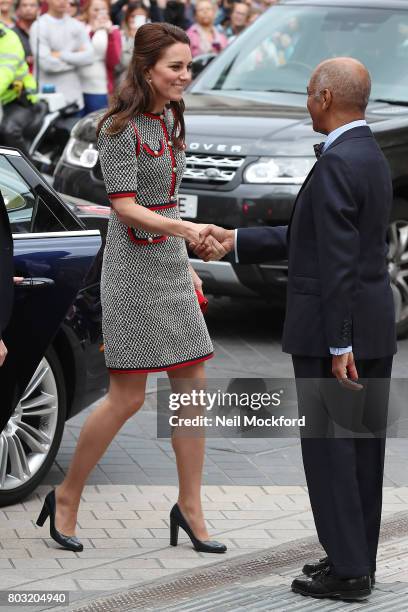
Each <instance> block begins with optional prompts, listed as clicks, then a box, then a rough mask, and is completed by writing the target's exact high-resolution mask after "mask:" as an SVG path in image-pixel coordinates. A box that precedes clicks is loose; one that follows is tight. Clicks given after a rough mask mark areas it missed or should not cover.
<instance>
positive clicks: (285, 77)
mask: <svg viewBox="0 0 408 612" xmlns="http://www.w3.org/2000/svg"><path fill="white" fill-rule="evenodd" d="M340 56H349V57H355V58H356V59H358V60H360V61H361V62H363V63H364V64H365V65H366V66H367V68H368V70H369V71H370V74H371V78H372V91H371V98H372V99H377V98H382V99H387V100H400V101H404V102H408V70H407V63H408V11H404V10H401V11H396V10H388V9H372V8H350V7H333V6H331V7H327V6H310V5H308V6H283V5H281V6H275V7H273V8H271V9H270V10H269V11H268V12H267V13H266V14H265V15H264V16H263V17H261V18H260V19H259V20H258V21H256V22H255V23H254V25H253V26H251V27H250V28H248V30H246V31H245V32H244V33H243V34H241V35H240V36H239V37H238V38H237V39H236V41H235V42H233V43H232V45H231V46H230V47H228V48H227V49H226V50H225V51H224V52H223V53H222V55H221V56H220V57H219V58H218V59H216V60H215V61H214V62H213V63H212V64H211V65H210V67H209V69H208V71H206V72H205V74H204V75H203V76H202V77H199V78H198V79H197V81H196V82H195V83H194V84H193V86H192V88H191V92H192V93H197V92H204V91H209V90H210V91H211V90H214V91H220V90H221V91H260V92H265V91H284V92H295V93H302V94H303V93H305V92H306V86H307V84H308V81H309V77H310V74H311V72H312V70H313V69H314V68H315V67H316V66H317V64H318V63H319V62H321V61H322V60H324V59H328V58H331V57H340Z"/></svg>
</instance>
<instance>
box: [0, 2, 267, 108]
mask: <svg viewBox="0 0 408 612" xmlns="http://www.w3.org/2000/svg"><path fill="white" fill-rule="evenodd" d="M277 1H278V0H235V1H234V0H218V1H217V0H116V1H112V0H48V1H40V0H0V23H2V25H3V26H4V27H7V28H10V29H11V30H13V31H14V32H15V33H16V34H17V36H18V37H19V39H20V41H21V43H22V46H23V49H24V54H25V59H26V62H27V65H28V69H29V71H30V73H32V74H33V76H34V77H35V78H36V80H37V83H38V89H39V91H41V89H42V88H43V87H44V86H45V85H46V86H48V87H49V86H50V85H51V86H53V87H55V90H56V91H58V92H61V93H62V94H63V95H64V97H65V99H66V102H67V103H71V102H76V103H77V104H78V106H79V108H80V109H81V111H80V112H81V114H82V115H85V114H87V113H89V112H91V111H94V110H98V109H101V108H104V107H106V106H107V104H108V100H109V96H110V94H111V93H112V92H113V91H114V89H115V87H116V86H117V85H118V83H119V82H120V80H121V79H122V78H123V76H124V73H125V71H126V69H127V67H128V65H129V63H130V59H131V55H132V49H133V40H134V37H135V34H136V31H137V29H138V28H139V27H140V26H141V25H143V24H144V23H147V22H160V21H165V22H167V23H171V24H173V25H177V26H179V27H181V28H182V29H183V30H185V31H186V32H187V34H188V36H189V38H190V41H191V50H192V55H193V57H195V56H197V55H201V54H205V53H212V54H214V53H215V54H218V53H219V52H220V51H222V50H223V49H224V48H225V47H226V46H227V45H228V44H229V42H231V41H232V40H233V39H234V38H236V37H237V36H238V35H239V34H240V33H241V32H242V31H243V30H245V28H246V27H247V26H248V25H249V24H250V23H252V22H253V21H254V20H255V19H256V18H257V17H258V16H259V15H260V14H261V13H262V12H264V10H266V9H267V8H268V7H269V6H270V5H271V4H275V3H276V2H277ZM0 60H1V58H0Z"/></svg>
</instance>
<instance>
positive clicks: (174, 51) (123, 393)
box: [39, 23, 226, 553]
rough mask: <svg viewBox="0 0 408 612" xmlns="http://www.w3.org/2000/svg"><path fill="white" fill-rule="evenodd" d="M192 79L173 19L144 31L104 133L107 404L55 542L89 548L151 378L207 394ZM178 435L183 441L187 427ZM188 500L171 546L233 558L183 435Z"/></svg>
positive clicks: (62, 492) (79, 462)
mask: <svg viewBox="0 0 408 612" xmlns="http://www.w3.org/2000/svg"><path fill="white" fill-rule="evenodd" d="M190 80H191V52H190V47H189V39H188V36H187V35H186V34H185V32H184V31H183V30H181V29H179V28H177V27H175V26H172V25H169V24H166V23H155V24H146V25H143V26H141V27H140V28H139V29H138V31H137V34H136V37H135V46H134V51H133V56H132V61H131V63H130V66H129V68H128V72H127V76H126V79H125V81H124V83H123V85H122V86H121V88H120V90H119V92H118V94H117V96H116V99H115V100H114V101H113V104H112V107H111V108H110V109H109V110H108V112H107V113H106V114H105V116H104V117H103V118H102V120H101V122H100V124H99V126H98V133H99V135H98V150H99V155H100V163H101V167H102V172H103V176H104V180H105V185H106V190H107V192H108V195H109V198H110V201H111V205H112V213H111V216H110V219H109V227H108V234H107V239H106V247H105V252H104V259H103V268H102V279H101V299H102V311H103V334H104V343H105V358H106V365H107V367H108V369H109V373H110V385H109V392H108V395H107V397H106V398H105V400H104V401H103V402H102V404H101V405H100V406H98V407H97V408H96V410H95V411H94V412H93V413H92V414H91V415H90V416H89V417H88V419H87V421H86V423H85V425H84V427H83V429H82V431H81V434H80V437H79V440H78V445H77V447H76V450H75V454H74V457H73V460H72V462H71V465H70V467H69V470H68V473H67V475H66V477H65V479H64V481H63V482H62V483H61V484H60V485H59V486H58V487H57V488H56V489H54V490H53V491H51V492H50V493H49V494H48V495H47V497H46V499H45V503H44V507H43V511H42V515H40V517H39V524H40V525H41V524H43V522H44V520H45V519H44V517H45V518H46V517H47V515H49V516H50V524H51V530H50V531H51V536H52V537H53V538H54V539H55V540H56V541H57V542H59V543H60V544H61V545H62V546H64V547H65V548H69V549H71V550H75V551H80V550H82V548H83V546H82V544H81V543H80V542H79V540H78V539H77V538H76V537H75V525H76V517H77V511H78V506H79V501H80V496H81V492H82V490H83V487H84V485H85V482H86V479H87V476H88V475H89V473H90V472H91V470H92V468H93V467H94V466H95V464H96V463H97V461H98V460H99V459H100V457H101V456H102V454H103V453H104V451H105V450H106V448H107V446H108V445H109V444H110V442H111V441H112V439H113V438H114V436H115V434H116V433H117V432H118V431H119V429H120V428H121V427H122V425H123V424H124V423H125V422H126V420H127V419H128V418H129V417H130V416H132V415H134V414H135V413H136V412H137V410H139V408H140V407H141V406H142V404H143V402H144V395H145V387H146V380H147V376H148V373H149V372H157V371H167V372H168V376H169V378H170V381H171V384H172V387H173V390H175V389H177V390H180V389H181V390H183V391H184V392H186V391H187V392H188V391H191V390H193V389H197V387H202V384H203V381H204V379H205V373H204V362H205V360H207V359H209V358H210V357H212V354H213V347H212V343H211V340H210V337H209V334H208V331H207V327H206V324H205V321H204V318H203V315H202V313H201V310H200V308H199V304H198V301H197V297H196V294H195V289H201V281H200V279H199V278H198V276H197V275H196V274H195V273H194V271H193V269H192V268H191V267H190V265H189V261H188V254H187V249H186V243H185V241H186V240H187V241H189V242H194V243H197V242H198V239H199V231H200V230H201V229H202V227H204V226H200V225H197V224H195V223H191V222H188V221H184V220H182V219H181V218H180V214H179V209H178V203H177V193H178V189H179V185H180V182H181V178H182V175H183V171H184V166H185V156H184V135H185V131H184V119H183V110H184V103H183V99H182V96H183V92H184V89H185V87H186V86H187V85H188V83H189V82H190ZM176 429H178V430H179V431H178V433H180V428H176ZM172 443H173V448H174V450H175V453H176V461H177V469H178V476H179V496H178V502H177V503H176V504H175V505H174V506H173V508H172V510H171V513H170V527H171V540H170V541H171V544H173V545H176V544H177V535H178V528H179V527H180V526H181V527H182V528H183V529H184V530H185V531H186V532H187V534H188V535H189V536H190V538H191V541H192V543H193V545H194V547H195V549H196V550H200V551H203V552H217V553H218V552H224V551H225V550H226V546H225V545H223V544H221V543H219V542H215V541H212V540H209V539H208V532H207V529H206V526H205V521H204V516H203V512H202V507H201V498H200V489H201V475H202V467H203V460H204V437H203V436H201V437H188V436H186V435H173V438H172Z"/></svg>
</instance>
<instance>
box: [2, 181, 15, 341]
mask: <svg viewBox="0 0 408 612" xmlns="http://www.w3.org/2000/svg"><path fill="white" fill-rule="evenodd" d="M13 292H14V285H13V239H12V236H11V230H10V223H9V219H8V214H7V210H6V206H5V204H4V200H3V196H2V195H1V192H0V340H1V339H2V335H3V331H4V329H5V327H6V326H7V323H8V322H9V319H10V315H11V309H12V305H13Z"/></svg>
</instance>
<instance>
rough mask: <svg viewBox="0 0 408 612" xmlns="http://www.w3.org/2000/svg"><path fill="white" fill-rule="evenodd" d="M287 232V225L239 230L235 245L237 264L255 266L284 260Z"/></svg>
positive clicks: (286, 251) (286, 249) (286, 254)
mask: <svg viewBox="0 0 408 612" xmlns="http://www.w3.org/2000/svg"><path fill="white" fill-rule="evenodd" d="M287 232H288V226H287V225H279V226H276V227H245V228H239V229H238V233H237V245H236V253H237V256H238V260H239V263H242V264H255V263H262V262H266V261H278V260H280V259H286V258H287V256H288V248H287Z"/></svg>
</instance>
